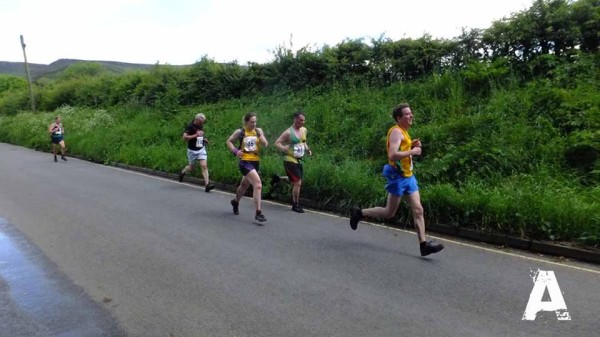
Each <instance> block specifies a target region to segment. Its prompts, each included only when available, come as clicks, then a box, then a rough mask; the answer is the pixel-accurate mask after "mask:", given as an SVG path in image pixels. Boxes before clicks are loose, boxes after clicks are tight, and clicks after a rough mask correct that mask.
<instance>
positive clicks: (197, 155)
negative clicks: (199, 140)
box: [187, 147, 208, 165]
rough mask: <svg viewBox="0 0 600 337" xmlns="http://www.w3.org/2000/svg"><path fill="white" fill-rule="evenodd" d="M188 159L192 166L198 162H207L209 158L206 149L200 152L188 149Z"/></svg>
mask: <svg viewBox="0 0 600 337" xmlns="http://www.w3.org/2000/svg"><path fill="white" fill-rule="evenodd" d="M187 157H188V163H190V165H194V163H195V162H196V160H206V158H207V157H208V156H207V155H206V147H203V148H201V149H200V150H198V151H192V150H190V149H187Z"/></svg>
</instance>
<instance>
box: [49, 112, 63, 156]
mask: <svg viewBox="0 0 600 337" xmlns="http://www.w3.org/2000/svg"><path fill="white" fill-rule="evenodd" d="M48 132H49V133H50V140H51V141H52V154H53V155H54V162H57V161H58V158H57V157H56V146H57V145H60V153H61V156H60V159H62V160H64V161H67V157H65V141H64V139H63V137H64V134H65V128H64V127H63V125H62V122H61V120H60V116H56V117H54V123H52V124H50V126H49V127H48Z"/></svg>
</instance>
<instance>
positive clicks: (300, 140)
mask: <svg viewBox="0 0 600 337" xmlns="http://www.w3.org/2000/svg"><path fill="white" fill-rule="evenodd" d="M305 119H306V118H305V116H304V112H301V111H299V112H296V113H294V115H293V121H294V124H293V125H292V126H291V127H290V128H288V129H287V130H285V131H283V133H282V134H281V136H279V138H278V139H277V140H276V141H275V146H276V147H277V148H278V149H279V150H280V151H281V152H283V153H285V156H284V159H283V167H284V169H285V173H286V174H287V176H286V177H280V176H278V175H276V174H275V175H273V177H272V179H271V184H272V185H274V184H276V183H278V182H279V181H280V180H288V181H289V182H290V183H291V184H292V211H294V212H298V213H304V210H303V209H302V207H301V206H300V188H301V186H302V176H303V174H304V169H303V167H302V158H303V157H304V153H308V155H309V156H312V151H311V150H310V148H309V147H308V143H307V142H306V128H305V127H304V121H305Z"/></svg>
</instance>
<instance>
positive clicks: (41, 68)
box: [0, 59, 154, 81]
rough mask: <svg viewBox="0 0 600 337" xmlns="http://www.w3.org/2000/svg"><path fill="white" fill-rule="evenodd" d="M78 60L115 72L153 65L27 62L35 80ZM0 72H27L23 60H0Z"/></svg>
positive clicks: (70, 61)
mask: <svg viewBox="0 0 600 337" xmlns="http://www.w3.org/2000/svg"><path fill="white" fill-rule="evenodd" d="M78 62H94V63H99V64H101V65H102V66H103V67H104V68H105V69H106V70H107V71H109V72H113V73H115V74H120V73H123V72H126V71H129V70H143V69H149V68H151V67H153V66H154V65H153V64H138V63H125V62H115V61H85V60H72V59H60V60H57V61H54V62H52V63H50V64H48V65H46V64H39V63H29V71H30V72H31V79H32V80H34V81H35V80H37V79H40V78H42V77H50V78H54V77H56V76H57V75H58V74H60V73H62V72H63V71H64V70H65V69H66V68H67V67H69V66H70V65H72V64H75V63H78ZM0 74H8V75H14V76H19V77H23V78H26V77H27V72H26V71H25V63H24V62H6V61H0Z"/></svg>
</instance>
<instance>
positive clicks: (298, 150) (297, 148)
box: [293, 143, 304, 158]
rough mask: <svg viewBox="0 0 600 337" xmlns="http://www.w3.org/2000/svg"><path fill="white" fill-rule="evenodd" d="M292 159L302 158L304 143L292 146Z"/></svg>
mask: <svg viewBox="0 0 600 337" xmlns="http://www.w3.org/2000/svg"><path fill="white" fill-rule="evenodd" d="M293 151H294V158H302V157H304V143H298V144H294V148H293Z"/></svg>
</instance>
